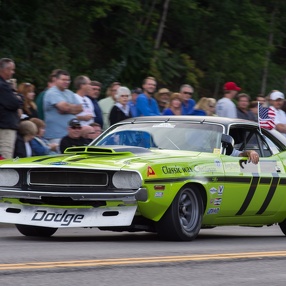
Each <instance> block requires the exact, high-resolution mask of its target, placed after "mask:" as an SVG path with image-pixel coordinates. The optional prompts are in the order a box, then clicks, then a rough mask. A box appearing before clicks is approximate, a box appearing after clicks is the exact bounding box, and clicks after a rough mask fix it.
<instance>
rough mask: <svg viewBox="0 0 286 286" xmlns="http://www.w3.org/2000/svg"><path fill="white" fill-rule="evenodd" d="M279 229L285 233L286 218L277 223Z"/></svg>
mask: <svg viewBox="0 0 286 286" xmlns="http://www.w3.org/2000/svg"><path fill="white" fill-rule="evenodd" d="M279 226H280V229H281V231H282V232H283V233H284V234H285V235H286V219H285V220H283V221H282V222H280V223H279Z"/></svg>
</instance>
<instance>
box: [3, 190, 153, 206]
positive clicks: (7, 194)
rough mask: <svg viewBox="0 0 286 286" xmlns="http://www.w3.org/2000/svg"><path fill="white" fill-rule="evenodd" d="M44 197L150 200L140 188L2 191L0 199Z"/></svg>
mask: <svg viewBox="0 0 286 286" xmlns="http://www.w3.org/2000/svg"><path fill="white" fill-rule="evenodd" d="M42 197H51V198H71V199H72V200H73V201H118V200H119V201H123V202H126V203H132V202H137V201H142V202H145V201H147V199H148V194H147V189H145V188H139V189H138V190H136V191H130V190H128V191H124V190H121V191H120V190H118V191H116V192H95V193H84V192H78V193H76V192H52V191H51V192H48V191H44V192H43V191H36V190H33V191H23V190H21V189H9V188H7V189H6V188H5V189H3V188H2V189H0V198H11V199H31V200H41V198H42Z"/></svg>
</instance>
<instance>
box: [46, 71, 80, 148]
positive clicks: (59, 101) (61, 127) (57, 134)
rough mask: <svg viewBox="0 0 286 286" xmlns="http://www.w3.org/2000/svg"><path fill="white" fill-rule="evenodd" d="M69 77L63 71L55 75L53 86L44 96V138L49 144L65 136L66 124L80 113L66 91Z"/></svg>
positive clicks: (69, 92)
mask: <svg viewBox="0 0 286 286" xmlns="http://www.w3.org/2000/svg"><path fill="white" fill-rule="evenodd" d="M69 85H70V75H69V73H68V72H67V71H65V70H58V71H57V73H56V74H55V85H54V86H53V87H51V88H50V89H48V90H47V92H46V94H45V96H44V118H45V123H46V132H45V138H46V139H48V140H49V141H50V143H59V142H60V140H61V139H62V137H63V136H65V135H66V134H67V126H68V122H69V121H70V120H71V119H73V118H75V117H76V116H75V115H76V114H78V113H80V112H81V111H82V105H81V104H80V103H79V101H78V100H77V98H76V96H75V94H74V93H73V92H72V91H70V90H69V89H68V87H69Z"/></svg>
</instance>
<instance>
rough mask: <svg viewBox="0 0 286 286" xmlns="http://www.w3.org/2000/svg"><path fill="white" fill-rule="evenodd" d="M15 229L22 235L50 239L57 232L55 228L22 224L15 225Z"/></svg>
mask: <svg viewBox="0 0 286 286" xmlns="http://www.w3.org/2000/svg"><path fill="white" fill-rule="evenodd" d="M16 227H17V229H18V230H19V232H20V233H22V234H23V235H26V236H35V237H50V236H52V235H53V234H54V233H55V232H56V231H57V228H52V227H43V226H33V225H24V224H16Z"/></svg>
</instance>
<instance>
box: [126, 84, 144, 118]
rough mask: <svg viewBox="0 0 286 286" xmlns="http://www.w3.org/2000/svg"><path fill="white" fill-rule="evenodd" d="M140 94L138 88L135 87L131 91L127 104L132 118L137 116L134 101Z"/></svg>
mask: <svg viewBox="0 0 286 286" xmlns="http://www.w3.org/2000/svg"><path fill="white" fill-rule="evenodd" d="M141 93H142V89H141V88H139V87H136V88H135V89H133V90H131V100H130V101H129V102H128V105H129V108H130V112H131V115H132V117H136V116H137V107H136V101H137V97H138V95H139V94H141Z"/></svg>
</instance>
